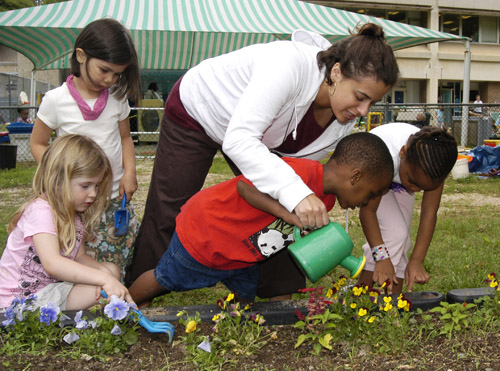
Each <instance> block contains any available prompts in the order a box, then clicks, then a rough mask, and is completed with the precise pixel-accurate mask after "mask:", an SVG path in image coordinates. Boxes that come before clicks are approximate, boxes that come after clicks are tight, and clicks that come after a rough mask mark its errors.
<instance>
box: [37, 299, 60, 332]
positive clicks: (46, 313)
mask: <svg viewBox="0 0 500 371" xmlns="http://www.w3.org/2000/svg"><path fill="white" fill-rule="evenodd" d="M60 312H61V308H59V307H58V306H57V305H55V304H54V303H48V304H47V305H46V306H44V307H40V322H43V323H45V324H47V326H49V325H50V324H51V323H52V322H56V321H57V316H58V315H59V313H60Z"/></svg>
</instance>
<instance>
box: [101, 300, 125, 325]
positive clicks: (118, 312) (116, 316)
mask: <svg viewBox="0 0 500 371" xmlns="http://www.w3.org/2000/svg"><path fill="white" fill-rule="evenodd" d="M129 308H130V307H129V305H128V304H127V302H126V301H125V300H121V299H119V298H118V296H116V295H111V300H110V301H109V303H108V304H107V305H106V306H105V307H104V313H105V314H106V315H107V316H108V317H109V318H111V319H112V320H114V321H118V320H122V319H124V318H125V317H127V314H128V311H129Z"/></svg>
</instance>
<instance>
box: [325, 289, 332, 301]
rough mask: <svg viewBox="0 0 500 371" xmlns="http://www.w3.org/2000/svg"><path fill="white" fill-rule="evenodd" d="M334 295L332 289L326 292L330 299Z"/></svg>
mask: <svg viewBox="0 0 500 371" xmlns="http://www.w3.org/2000/svg"><path fill="white" fill-rule="evenodd" d="M332 295H333V290H332V289H328V291H327V292H326V297H327V298H328V299H329V298H331V297H332Z"/></svg>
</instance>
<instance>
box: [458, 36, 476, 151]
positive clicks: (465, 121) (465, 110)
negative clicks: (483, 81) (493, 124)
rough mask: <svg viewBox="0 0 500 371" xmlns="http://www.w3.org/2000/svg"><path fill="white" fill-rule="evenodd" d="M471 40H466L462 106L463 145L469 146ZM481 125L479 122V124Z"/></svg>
mask: <svg viewBox="0 0 500 371" xmlns="http://www.w3.org/2000/svg"><path fill="white" fill-rule="evenodd" d="M470 61H471V56H470V40H467V41H466V42H465V65H464V90H463V98H462V103H463V104H464V106H463V108H462V135H461V136H460V138H461V143H460V145H462V146H463V147H465V146H467V134H468V132H469V106H466V105H467V104H469V94H470ZM478 125H479V124H478Z"/></svg>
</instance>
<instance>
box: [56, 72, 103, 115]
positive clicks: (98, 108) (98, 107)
mask: <svg viewBox="0 0 500 371" xmlns="http://www.w3.org/2000/svg"><path fill="white" fill-rule="evenodd" d="M73 77H74V75H69V76H68V78H67V79H66V85H68V89H69V92H70V94H71V96H72V97H73V98H74V99H75V101H76V104H78V108H80V112H81V113H82V116H83V119H84V120H87V121H90V120H97V118H98V117H99V116H100V115H101V113H102V111H104V108H105V107H106V104H107V103H108V97H109V89H103V90H101V92H100V93H99V98H97V101H96V102H95V105H94V109H92V108H90V107H89V105H88V104H87V102H85V101H84V100H83V98H82V96H81V95H80V93H79V92H78V90H77V89H76V87H75V83H74V81H73Z"/></svg>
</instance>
